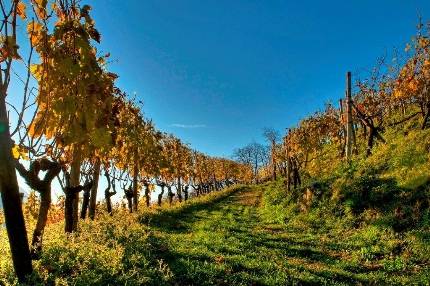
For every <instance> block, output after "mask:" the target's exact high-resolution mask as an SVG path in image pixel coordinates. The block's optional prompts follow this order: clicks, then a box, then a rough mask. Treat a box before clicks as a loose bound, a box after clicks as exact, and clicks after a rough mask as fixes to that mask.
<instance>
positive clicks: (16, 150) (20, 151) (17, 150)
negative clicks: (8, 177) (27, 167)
mask: <svg viewBox="0 0 430 286" xmlns="http://www.w3.org/2000/svg"><path fill="white" fill-rule="evenodd" d="M12 156H13V157H14V158H15V159H19V158H22V159H24V160H28V159H29V158H28V156H27V150H25V148H24V147H21V146H19V145H14V146H13V148H12Z"/></svg>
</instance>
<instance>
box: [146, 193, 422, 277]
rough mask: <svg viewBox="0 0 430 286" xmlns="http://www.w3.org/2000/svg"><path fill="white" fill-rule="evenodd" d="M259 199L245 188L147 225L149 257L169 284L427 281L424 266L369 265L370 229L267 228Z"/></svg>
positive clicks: (373, 250)
mask: <svg viewBox="0 0 430 286" xmlns="http://www.w3.org/2000/svg"><path fill="white" fill-rule="evenodd" d="M262 195H263V188H262V187H258V186H253V187H245V188H242V189H240V190H238V191H237V192H235V193H233V194H232V195H230V196H228V197H226V198H222V199H220V200H218V201H217V202H215V203H213V204H210V205H209V206H202V205H200V206H194V207H191V208H188V209H186V210H184V211H183V212H179V213H175V215H174V216H171V215H170V214H165V215H160V216H157V217H156V218H155V219H153V220H152V221H150V223H149V225H150V229H151V231H152V232H153V239H154V243H156V244H157V245H158V248H157V250H156V251H155V252H154V255H155V256H156V257H157V258H158V259H161V260H162V261H163V263H164V264H165V265H166V268H168V269H169V275H170V279H169V283H172V284H178V285H286V284H287V285H290V284H293V285H294V284H296V285H312V284H315V285H321V284H328V285H356V284H366V285H367V284H372V283H373V284H378V285H380V284H391V285H392V284H412V283H416V284H426V283H429V280H428V277H427V276H428V275H430V272H429V268H428V265H421V266H419V267H415V269H412V270H408V267H407V265H406V264H407V263H409V262H410V261H407V260H405V258H404V257H402V256H395V254H394V256H395V257H392V258H391V259H386V260H383V261H379V260H378V262H380V263H379V264H375V263H372V260H373V259H376V255H377V254H378V251H379V252H381V251H382V252H383V251H384V249H383V248H384V246H385V241H380V239H384V236H383V233H380V232H379V230H378V229H372V228H364V229H361V230H360V231H358V232H355V231H354V230H348V229H343V231H344V232H346V233H347V232H350V233H351V234H350V235H346V236H345V237H348V240H345V239H344V238H345V237H342V234H341V233H336V232H334V233H330V232H329V231H327V230H326V229H320V227H319V226H318V225H314V226H313V227H309V226H306V227H290V226H289V227H287V226H286V225H284V224H277V223H267V221H266V220H265V219H264V216H263V212H262V208H261V197H262ZM296 223H297V222H296ZM321 227H322V225H321ZM338 230H339V229H338ZM334 231H335V229H334ZM379 235H382V236H381V237H379ZM389 242H392V241H389ZM397 242H400V241H397Z"/></svg>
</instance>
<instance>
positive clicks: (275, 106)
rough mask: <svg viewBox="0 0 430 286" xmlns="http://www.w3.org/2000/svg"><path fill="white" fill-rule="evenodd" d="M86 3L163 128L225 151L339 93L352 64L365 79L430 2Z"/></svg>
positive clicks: (122, 71)
mask: <svg viewBox="0 0 430 286" xmlns="http://www.w3.org/2000/svg"><path fill="white" fill-rule="evenodd" d="M90 2H91V3H90ZM82 3H89V4H91V5H92V6H93V16H94V18H95V20H96V24H97V27H98V29H99V30H100V32H101V33H102V44H101V46H100V48H101V50H102V51H103V52H110V53H111V59H112V60H113V62H112V63H111V69H112V70H113V71H115V72H117V73H118V74H119V75H120V79H119V81H118V84H119V86H120V87H121V88H122V89H124V90H125V91H127V92H128V93H130V94H132V93H133V92H136V93H137V96H138V97H139V99H142V100H143V101H144V103H145V106H144V111H145V114H146V115H147V116H148V117H150V118H152V119H153V120H154V122H155V124H156V126H157V127H158V128H159V129H161V130H163V131H168V132H172V133H174V134H176V135H177V136H178V137H180V138H181V139H183V140H184V141H185V142H189V143H191V145H192V146H193V147H194V148H197V149H199V150H201V151H203V152H206V153H208V154H211V155H224V156H229V155H230V154H231V153H232V150H233V149H234V148H236V147H240V146H242V145H245V144H247V143H248V142H250V141H252V140H257V141H263V139H262V137H261V133H262V132H261V131H262V128H264V127H274V128H276V129H278V130H279V131H281V132H282V133H283V132H284V130H285V128H286V127H289V126H292V125H294V124H295V123H297V121H298V120H299V119H301V118H303V117H304V116H305V115H307V114H309V113H311V112H313V111H315V110H317V109H319V108H322V107H323V106H324V103H325V102H327V101H329V100H333V101H337V99H338V98H339V97H341V96H342V95H343V93H344V91H343V90H344V82H345V80H344V77H345V72H346V71H347V70H351V71H352V72H353V73H354V74H357V73H359V74H360V75H365V74H366V70H368V69H370V68H372V66H373V65H374V64H375V62H376V59H377V58H378V57H379V56H382V55H383V54H384V53H386V52H390V51H392V49H393V48H394V47H397V48H399V49H400V50H402V51H403V48H404V46H405V44H406V43H407V42H408V41H409V40H410V39H411V37H412V36H413V35H414V34H415V32H416V24H417V23H418V16H419V15H421V16H422V17H423V19H424V20H430V1H429V0H384V1H375V0H372V1H371V0H365V1H363V0H361V1H358V0H355V1H345V0H336V1H306V0H303V1H291V0H290V1H201V0H190V1H172V0H150V1H149V0H123V1H118V0H93V1H82Z"/></svg>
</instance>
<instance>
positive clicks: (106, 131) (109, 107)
mask: <svg viewBox="0 0 430 286" xmlns="http://www.w3.org/2000/svg"><path fill="white" fill-rule="evenodd" d="M0 4H1V6H0V8H1V13H2V14H1V16H0V17H2V19H3V21H2V25H1V27H0V30H1V38H0V40H1V42H0V44H1V49H0V67H1V70H0V162H1V163H0V190H1V198H2V206H3V209H0V212H1V213H0V225H1V226H0V285H145V284H148V285H289V284H293V285H296V284H298V285H303V284H304V285H308V284H311V285H320V284H330V285H331V284H338V285H350V284H352V285H357V284H358V285H368V284H373V285H381V284H388V285H395V284H400V285H410V284H416V285H427V284H428V283H430V280H429V277H430V258H429V255H428V254H429V253H430V232H429V231H430V173H429V172H430V139H429V138H430V24H427V25H425V24H422V23H420V24H419V25H418V31H417V34H416V36H415V37H414V38H413V40H412V41H411V43H410V44H408V45H407V47H406V50H405V52H404V53H402V55H396V57H395V60H391V59H387V58H385V57H384V58H381V59H380V60H379V61H378V62H377V63H376V66H375V68H373V69H372V72H371V73H370V75H369V76H368V77H366V78H358V77H355V75H354V74H351V73H350V72H347V73H346V82H345V87H346V88H345V96H344V97H342V98H340V99H339V102H336V103H329V104H327V105H326V108H325V109H324V110H320V111H317V112H315V113H314V114H312V115H310V116H308V117H306V118H304V119H303V120H301V121H300V122H299V123H298V124H297V125H296V126H295V127H291V128H288V129H287V131H286V133H285V134H282V135H281V134H280V133H279V132H278V131H276V130H275V129H273V128H266V129H265V130H264V131H263V136H264V138H266V141H267V146H266V145H263V144H260V143H255V142H254V143H250V144H249V145H247V146H244V147H242V148H238V149H236V150H235V151H234V154H233V156H232V158H222V157H213V156H209V155H206V154H204V153H202V152H200V151H198V150H195V149H193V148H192V147H191V146H190V145H189V144H187V143H184V142H183V141H182V140H181V139H179V138H177V137H176V136H175V135H172V134H168V133H165V132H163V131H161V130H158V129H157V127H156V126H155V124H154V123H153V122H152V120H150V119H149V118H147V117H146V116H145V115H144V113H143V107H144V106H143V103H142V101H140V100H139V99H138V98H137V97H136V96H130V95H128V94H127V93H126V92H124V91H123V90H121V89H120V88H119V87H118V86H117V85H116V80H117V79H118V77H119V75H117V74H115V73H113V72H111V71H110V70H109V63H110V54H109V53H103V54H100V52H99V51H98V46H99V44H100V42H101V33H100V32H99V31H98V30H97V28H96V24H95V21H94V20H93V18H92V16H91V15H92V14H91V12H92V7H90V6H88V5H83V4H81V3H80V1H75V0H56V1H47V0H31V1H30V2H25V1H21V0H11V1H3V0H1V1H0ZM22 27H24V28H22ZM22 30H23V33H22ZM107 32H108V31H106V33H107ZM106 37H109V35H107V36H106ZM12 86H13V87H14V92H11V90H12ZM16 86H18V89H19V91H20V92H19V93H17V92H16ZM18 177H21V178H22V179H23V181H25V183H26V185H27V187H28V189H31V192H30V193H29V194H28V197H27V198H25V199H24V198H23V197H22V193H21V191H20V190H21V189H20V188H21V186H20V185H19V184H18V181H19V180H18ZM54 184H58V185H59V186H60V188H61V191H62V195H61V196H60V198H59V199H58V200H55V199H53V190H52V188H53V187H52V186H53V185H54ZM100 192H103V193H101V194H100ZM100 198H102V199H100ZM27 234H29V235H27Z"/></svg>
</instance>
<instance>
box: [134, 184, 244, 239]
mask: <svg viewBox="0 0 430 286" xmlns="http://www.w3.org/2000/svg"><path fill="white" fill-rule="evenodd" d="M247 190H249V188H247V187H246V186H240V187H236V188H234V189H232V190H231V192H225V193H223V194H220V195H219V196H218V197H216V198H214V199H210V200H202V201H198V202H193V201H189V202H188V203H186V204H185V205H183V206H181V207H178V208H174V209H167V210H164V211H161V212H156V213H149V214H146V215H142V216H141V217H140V222H141V223H143V224H146V225H148V226H151V227H153V228H156V229H158V230H160V231H164V232H176V233H182V232H188V231H189V230H190V227H189V225H191V224H192V223H193V222H195V221H198V220H201V219H205V217H204V216H202V215H196V214H197V213H199V212H201V211H208V212H214V211H219V210H221V209H222V208H223V205H225V204H228V203H230V202H231V201H232V200H234V198H233V197H234V194H236V193H238V192H245V191H247Z"/></svg>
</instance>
